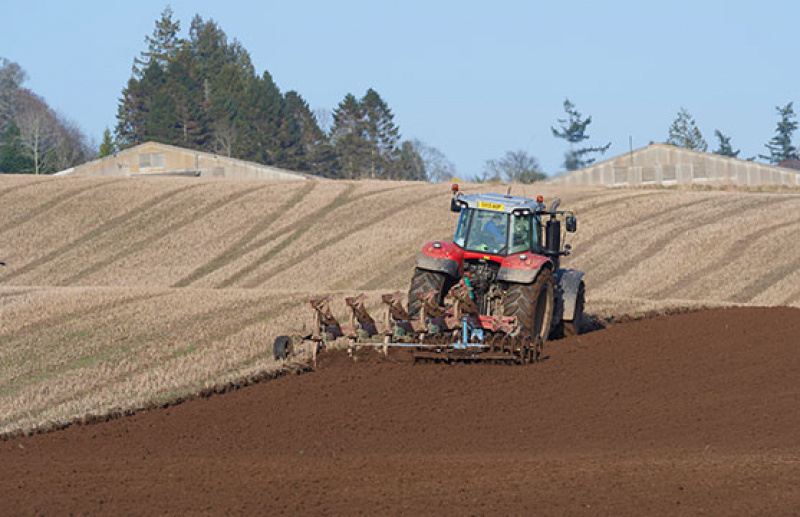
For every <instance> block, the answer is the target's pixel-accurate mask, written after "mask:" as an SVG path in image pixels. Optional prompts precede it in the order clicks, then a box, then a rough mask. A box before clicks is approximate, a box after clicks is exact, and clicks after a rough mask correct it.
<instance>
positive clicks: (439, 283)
mask: <svg viewBox="0 0 800 517" xmlns="http://www.w3.org/2000/svg"><path fill="white" fill-rule="evenodd" d="M446 283H447V275H445V274H444V273H439V272H437V271H428V270H426V269H420V268H414V275H413V276H412V277H411V287H410V288H409V290H408V316H409V317H410V318H411V319H412V320H415V319H417V318H419V311H420V310H421V309H422V300H419V299H418V298H417V295H418V294H420V293H426V292H429V291H434V290H436V291H439V298H438V300H437V301H438V302H439V305H441V304H442V301H443V300H444V295H445V293H444V287H445V284H446Z"/></svg>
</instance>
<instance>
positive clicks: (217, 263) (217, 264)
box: [172, 181, 318, 287]
mask: <svg viewBox="0 0 800 517" xmlns="http://www.w3.org/2000/svg"><path fill="white" fill-rule="evenodd" d="M317 185H318V182H316V181H314V182H308V184H307V185H304V186H303V187H302V188H300V189H298V192H296V193H295V194H294V195H293V196H291V197H290V198H289V199H288V200H287V201H286V202H285V203H284V204H283V205H281V206H280V207H279V208H278V209H276V210H274V211H271V212H269V213H268V214H266V215H264V216H263V217H262V218H261V219H259V220H258V221H256V223H255V224H254V225H253V226H252V227H251V228H250V229H249V230H248V231H247V232H246V233H245V234H244V235H243V236H242V237H240V238H239V239H238V240H237V241H236V242H235V243H233V244H232V245H231V246H229V247H228V248H227V249H226V250H225V251H223V252H222V253H220V254H219V255H217V256H216V257H214V258H213V259H211V260H210V261H209V262H206V263H205V264H203V265H202V266H200V267H199V268H197V269H195V270H194V271H192V272H191V273H189V274H188V275H187V276H185V277H184V278H182V279H180V280H178V281H177V282H176V283H175V284H173V285H172V287H188V286H190V285H191V284H193V283H194V282H196V281H198V280H200V279H202V278H204V277H206V276H208V275H210V274H211V273H213V272H214V271H217V270H218V269H220V268H222V267H224V266H226V265H227V264H229V263H230V262H231V261H233V260H236V259H237V258H238V257H240V256H242V255H243V254H244V253H246V251H245V250H246V249H247V248H249V245H250V244H251V243H252V242H253V240H254V239H256V238H257V237H258V236H259V235H261V234H262V233H263V232H264V231H266V230H268V229H269V228H270V227H272V226H274V225H275V223H276V222H277V221H278V220H280V218H281V217H282V216H283V215H284V214H285V213H287V211H288V210H289V209H290V208H291V207H293V206H294V205H296V204H297V203H300V202H301V201H302V200H303V199H305V197H306V196H308V195H309V194H311V192H312V191H313V190H314V189H315V188H316V186H317ZM276 213H277V219H276V218H275V214H276Z"/></svg>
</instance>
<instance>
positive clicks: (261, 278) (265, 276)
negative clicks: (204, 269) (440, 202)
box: [245, 193, 441, 288]
mask: <svg viewBox="0 0 800 517" xmlns="http://www.w3.org/2000/svg"><path fill="white" fill-rule="evenodd" d="M437 197H441V194H439V193H436V194H431V195H428V196H425V197H420V198H417V203H415V204H414V205H410V204H406V205H405V206H403V207H402V208H397V209H389V210H386V211H385V212H383V213H382V214H380V215H373V216H372V217H369V218H367V219H366V220H365V221H363V222H361V223H360V224H357V225H355V227H354V228H352V229H348V230H347V231H346V232H340V233H338V234H337V235H336V236H334V237H331V238H328V239H325V240H324V241H322V242H320V243H318V244H316V245H315V246H313V247H312V248H311V249H309V250H307V251H305V252H303V254H302V256H301V257H297V258H293V259H291V260H288V261H285V262H284V263H282V264H281V265H279V266H277V267H275V268H273V269H271V270H269V271H267V272H265V273H262V274H261V275H258V276H257V277H256V278H255V279H253V280H251V281H250V282H248V283H247V284H245V287H248V288H255V287H259V286H261V285H263V284H264V283H265V282H267V281H268V280H269V279H271V278H272V277H274V276H275V275H277V274H280V273H281V272H283V271H284V270H285V269H287V268H288V267H290V266H295V265H297V264H299V263H301V262H304V261H306V260H308V259H309V258H310V257H312V256H314V255H316V254H317V253H319V252H321V251H323V250H324V249H326V248H328V247H329V246H331V245H332V244H335V243H337V242H339V241H340V240H342V239H343V238H344V237H345V236H347V235H351V234H354V233H357V232H360V231H362V230H364V229H366V228H369V227H370V226H374V225H376V224H379V223H381V222H383V221H385V220H387V219H389V218H390V217H396V216H397V215H398V214H400V213H402V212H405V211H407V210H413V209H416V207H417V205H418V204H419V203H423V202H425V201H428V200H429V199H434V198H437Z"/></svg>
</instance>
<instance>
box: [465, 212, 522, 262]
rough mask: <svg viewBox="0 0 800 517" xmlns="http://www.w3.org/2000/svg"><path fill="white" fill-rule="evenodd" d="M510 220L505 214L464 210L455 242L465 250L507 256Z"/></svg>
mask: <svg viewBox="0 0 800 517" xmlns="http://www.w3.org/2000/svg"><path fill="white" fill-rule="evenodd" d="M508 218H509V215H508V214H506V213H503V212H494V211H489V210H471V209H463V210H461V216H460V217H459V220H458V229H456V236H455V239H454V242H455V244H456V245H457V246H459V247H461V248H463V249H465V250H469V251H482V252H486V253H491V254H493V255H505V254H506V253H507V252H508Z"/></svg>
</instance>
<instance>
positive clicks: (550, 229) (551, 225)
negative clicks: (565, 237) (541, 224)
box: [545, 217, 561, 269]
mask: <svg viewBox="0 0 800 517" xmlns="http://www.w3.org/2000/svg"><path fill="white" fill-rule="evenodd" d="M545 238H546V239H547V243H546V244H547V246H546V250H547V255H548V256H549V257H550V260H552V261H553V266H555V269H558V267H559V264H558V263H559V259H560V257H561V221H559V220H558V219H556V218H555V217H551V218H550V220H548V221H547V225H546V226H545Z"/></svg>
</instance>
